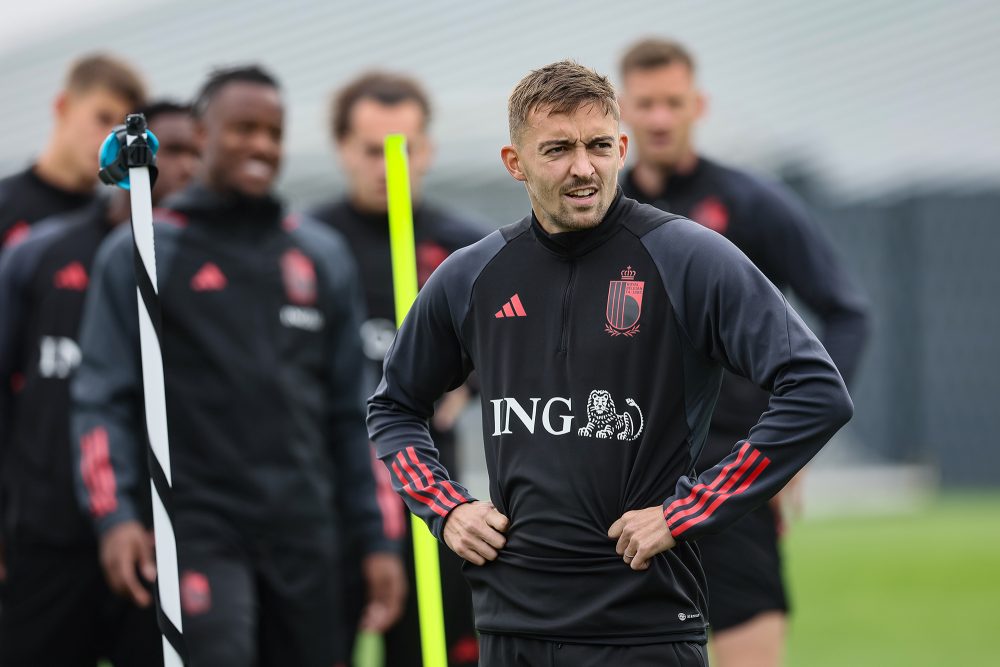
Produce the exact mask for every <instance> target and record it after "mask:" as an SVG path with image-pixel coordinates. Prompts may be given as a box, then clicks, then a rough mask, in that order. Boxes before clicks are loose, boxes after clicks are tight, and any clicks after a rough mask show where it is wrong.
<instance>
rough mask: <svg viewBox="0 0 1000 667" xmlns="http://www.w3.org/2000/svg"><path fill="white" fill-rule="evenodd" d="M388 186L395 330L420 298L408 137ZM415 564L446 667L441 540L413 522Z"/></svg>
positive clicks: (430, 653) (432, 639) (392, 139)
mask: <svg viewBox="0 0 1000 667" xmlns="http://www.w3.org/2000/svg"><path fill="white" fill-rule="evenodd" d="M385 180H386V190H387V192H388V195H389V247H390V249H391V250H392V286H393V294H394V296H395V301H396V326H397V327H401V326H402V325H403V319H404V318H405V317H406V313H407V312H409V310H410V306H411V305H413V301H414V300H415V299H416V298H417V254H416V249H415V246H414V242H413V204H412V202H411V200H410V168H409V164H408V162H407V160H406V137H404V136H403V135H401V134H390V135H389V136H387V137H386V138H385ZM410 523H411V529H410V532H411V533H412V534H413V562H414V565H415V566H416V572H417V609H418V610H419V612H420V648H421V653H422V655H423V660H424V667H447V665H448V658H447V655H448V653H447V649H446V642H445V637H444V609H443V606H442V602H441V568H440V565H439V563H438V545H437V540H435V539H434V536H433V535H431V532H430V531H429V530H428V529H427V526H426V525H425V524H424V522H423V521H422V520H421V519H420V518H418V517H417V516H416V515H411V516H410Z"/></svg>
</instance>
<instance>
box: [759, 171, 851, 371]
mask: <svg viewBox="0 0 1000 667" xmlns="http://www.w3.org/2000/svg"><path fill="white" fill-rule="evenodd" d="M753 218H754V220H758V221H760V224H762V225H764V226H765V231H763V232H761V233H759V234H757V237H758V238H759V239H760V246H761V247H760V252H761V253H762V254H763V255H764V256H765V257H766V262H767V265H768V266H769V267H775V270H776V271H777V272H778V273H779V275H778V276H775V277H774V281H775V282H776V283H779V284H782V283H785V284H787V285H788V286H789V287H790V288H791V289H792V292H793V293H795V295H796V296H797V297H799V299H801V300H802V302H803V303H804V304H805V306H806V307H808V308H809V310H811V311H812V312H813V313H815V314H816V316H817V317H819V319H820V321H821V322H822V333H821V336H820V337H821V340H822V342H823V345H824V347H825V348H826V350H827V352H829V354H830V357H831V358H832V359H833V362H834V363H835V364H836V365H837V370H839V371H840V374H841V375H842V376H843V378H844V380H845V381H846V382H847V383H848V384H849V383H850V381H851V378H852V377H853V376H854V373H855V371H856V370H857V367H858V362H859V360H860V358H861V354H862V352H863V351H864V346H865V342H866V341H867V339H868V332H869V328H870V323H869V313H868V311H869V306H868V300H867V299H866V298H865V295H864V293H863V292H862V291H861V288H860V287H858V285H857V283H856V282H855V281H854V280H853V279H852V277H851V276H850V274H849V273H848V271H847V269H846V267H845V266H844V263H843V261H842V260H841V259H840V257H838V256H837V252H836V250H835V248H834V247H833V245H832V244H831V243H830V241H829V239H828V238H827V237H826V235H825V234H824V233H823V231H822V230H821V229H819V228H818V227H817V226H816V225H815V224H813V222H812V221H811V220H810V219H809V216H808V214H807V213H806V210H805V208H804V207H803V206H802V204H801V203H800V202H798V201H797V200H795V199H793V198H792V197H791V196H790V195H788V194H786V193H784V192H781V191H779V190H777V189H776V188H775V187H773V186H769V187H765V188H764V189H763V190H762V191H761V193H760V196H759V197H758V199H757V202H756V204H755V206H754V208H753Z"/></svg>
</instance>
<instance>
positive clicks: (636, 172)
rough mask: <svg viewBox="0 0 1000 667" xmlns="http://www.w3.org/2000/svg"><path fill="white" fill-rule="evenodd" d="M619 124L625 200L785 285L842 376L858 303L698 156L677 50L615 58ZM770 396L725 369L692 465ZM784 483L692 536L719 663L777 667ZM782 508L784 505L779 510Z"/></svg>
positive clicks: (795, 229)
mask: <svg viewBox="0 0 1000 667" xmlns="http://www.w3.org/2000/svg"><path fill="white" fill-rule="evenodd" d="M621 76H622V88H621V101H622V118H623V120H624V121H625V122H626V123H628V125H629V128H630V129H631V130H632V132H633V134H632V139H633V142H632V146H633V148H634V149H635V153H636V154H637V155H638V159H637V161H636V164H635V167H634V168H632V169H630V170H628V171H626V172H625V173H624V174H623V178H622V188H623V190H624V192H625V194H626V195H627V196H629V197H632V198H633V199H636V200H638V201H641V202H644V203H647V204H652V205H653V206H656V207H657V208H661V209H663V210H665V211H670V212H672V213H677V214H679V215H684V216H687V217H689V218H691V219H692V220H694V221H696V222H699V223H701V224H702V225H704V226H706V227H708V228H710V229H714V230H715V231H717V232H719V233H720V234H722V235H724V236H725V237H726V238H727V239H729V240H730V241H732V242H733V243H734V244H736V246H737V247H738V248H739V249H740V250H742V251H743V252H744V253H746V255H747V256H748V257H749V258H750V259H751V260H753V262H754V264H756V265H757V267H758V268H759V269H760V270H761V271H762V272H763V273H764V275H766V276H767V277H768V279H770V280H771V281H772V282H773V283H774V284H775V285H777V286H779V287H782V288H784V287H789V288H791V290H792V291H793V292H794V293H795V295H796V296H797V297H798V298H799V299H800V301H801V302H802V303H804V304H805V305H806V306H807V307H808V308H809V309H810V310H811V311H812V312H813V313H815V314H816V316H817V317H818V318H819V320H820V321H821V322H822V324H823V328H822V337H823V343H824V345H825V346H826V348H827V350H828V351H829V352H830V356H831V358H832V359H833V361H834V362H835V363H836V364H837V369H838V370H839V371H840V372H841V374H842V375H843V377H844V378H845V380H847V381H849V380H850V377H851V375H853V372H854V369H855V368H856V367H857V364H858V359H859V358H860V356H861V351H862V349H863V347H864V342H865V338H866V335H867V330H868V326H867V304H866V299H865V297H864V295H863V294H861V292H860V291H859V289H858V288H857V286H856V285H855V283H854V281H853V280H851V277H850V275H849V274H848V272H847V270H846V268H845V267H844V265H843V264H842V263H841V262H840V261H839V259H838V257H837V254H836V252H835V251H834V249H833V248H832V247H831V245H830V242H829V241H828V240H827V239H826V237H825V236H824V235H823V234H822V233H821V231H820V230H819V229H818V228H817V227H816V226H815V225H814V224H812V222H811V221H810V220H809V219H808V216H807V215H806V213H805V209H804V207H803V206H802V205H801V204H800V203H799V202H797V201H796V200H795V199H794V198H793V197H792V195H791V194H790V193H788V192H786V191H785V190H783V189H782V188H780V187H779V186H778V185H776V184H773V183H767V182H765V181H763V180H761V179H759V178H756V177H754V176H751V175H750V174H747V173H744V172H741V171H737V170H735V169H732V168H730V167H726V166H723V165H720V164H718V163H716V162H714V161H712V160H709V159H706V158H705V157H703V156H701V155H699V154H698V153H697V152H696V150H695V146H694V128H695V125H696V124H697V122H698V121H699V120H700V118H701V117H702V115H703V113H704V108H705V102H704V96H703V95H702V93H701V92H700V90H699V89H698V86H697V83H696V80H695V63H694V58H693V57H692V56H691V54H690V53H689V52H688V51H687V50H686V49H685V48H684V47H683V46H681V45H680V44H677V43H676V42H670V41H666V40H660V39H648V40H643V41H641V42H638V43H637V44H635V45H633V46H632V47H631V48H630V49H629V50H628V51H627V52H626V54H625V56H624V57H623V58H622V63H621ZM767 400H768V394H767V392H766V391H764V390H763V389H760V388H759V387H757V386H755V385H754V383H753V382H751V381H749V380H747V379H746V378H742V377H739V376H738V375H735V374H733V373H729V372H727V373H725V377H724V379H723V382H722V390H721V392H720V395H719V403H718V405H717V406H716V408H715V414H714V415H713V416H712V425H711V429H710V430H709V433H708V440H707V442H706V445H705V449H704V450H703V451H702V453H701V456H700V457H699V459H698V462H697V463H696V466H695V469H696V470H699V471H700V470H705V469H707V468H711V467H712V466H713V465H715V463H716V462H717V461H718V460H719V459H720V458H722V457H723V456H725V455H726V452H728V451H729V449H730V447H732V443H733V441H734V440H735V439H738V438H739V437H741V434H742V433H746V432H747V430H748V429H750V428H751V427H752V426H753V425H754V424H755V423H756V421H757V419H758V417H760V414H761V412H762V411H763V410H764V409H766V407H767ZM797 484H798V482H797V481H793V482H792V484H790V485H789V487H788V488H787V489H785V490H784V491H783V492H782V493H780V494H779V495H778V496H776V497H775V499H774V500H775V502H773V503H772V505H773V507H769V506H767V505H762V506H760V507H759V508H757V509H756V510H754V511H753V512H750V513H749V514H747V515H746V516H745V517H743V518H742V519H740V520H739V521H737V522H736V523H734V524H733V525H732V526H730V527H729V528H728V529H727V530H726V531H724V532H722V533H720V534H718V535H712V536H709V537H706V538H705V539H703V540H701V541H699V543H698V546H699V547H700V549H701V561H702V565H703V566H704V568H705V577H706V579H707V580H708V590H709V596H708V599H709V620H710V621H711V624H712V642H713V655H714V657H715V661H716V662H718V663H719V665H720V666H721V667H750V666H754V667H762V666H765V665H766V666H770V667H777V665H780V664H781V662H782V652H783V646H784V635H785V615H786V612H787V610H788V602H787V598H786V595H785V587H784V583H783V581H782V572H781V551H780V549H779V545H778V536H779V532H780V529H781V515H782V513H783V512H784V513H788V509H791V510H792V513H794V510H795V509H796V508H794V507H790V508H789V507H787V506H788V505H790V504H792V503H794V502H795V501H796V499H797V497H798V493H799V492H798V490H797V489H796V488H795V486H796V485H797ZM782 505H785V506H786V507H784V508H783V507H782Z"/></svg>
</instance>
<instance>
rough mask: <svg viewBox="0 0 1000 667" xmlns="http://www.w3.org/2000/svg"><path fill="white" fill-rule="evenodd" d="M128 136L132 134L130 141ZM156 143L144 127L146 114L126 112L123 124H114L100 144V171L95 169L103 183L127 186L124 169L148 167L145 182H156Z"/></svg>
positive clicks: (127, 187)
mask: <svg viewBox="0 0 1000 667" xmlns="http://www.w3.org/2000/svg"><path fill="white" fill-rule="evenodd" d="M129 137H132V141H131V143H130V142H129ZM159 148H160V142H159V140H158V139H157V138H156V135H155V134H153V133H152V131H150V130H149V129H147V127H146V117H145V116H143V115H142V114H141V113H133V114H129V115H128V116H127V117H126V118H125V124H124V125H118V126H116V127H115V128H114V129H113V130H112V131H111V134H109V135H108V138H107V139H105V140H104V143H103V144H101V150H100V162H101V170H100V171H99V172H97V175H98V176H99V177H100V179H101V181H102V182H104V183H106V184H107V185H117V186H118V187H120V188H124V189H125V190H128V189H129V179H128V170H129V169H135V168H139V167H148V168H149V184H150V187H152V186H153V185H154V184H155V183H156V174H157V169H156V151H157V150H159Z"/></svg>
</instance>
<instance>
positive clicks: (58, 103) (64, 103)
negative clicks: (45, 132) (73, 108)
mask: <svg viewBox="0 0 1000 667" xmlns="http://www.w3.org/2000/svg"><path fill="white" fill-rule="evenodd" d="M68 106H69V93H67V92H66V91H65V90H64V91H62V92H61V93H59V94H58V95H56V98H55V99H54V100H52V113H53V115H55V117H56V118H62V117H63V115H64V114H65V113H66V108H67V107H68Z"/></svg>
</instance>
